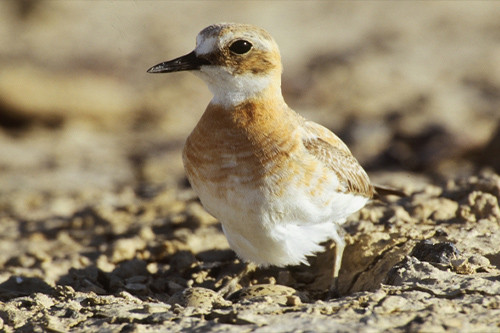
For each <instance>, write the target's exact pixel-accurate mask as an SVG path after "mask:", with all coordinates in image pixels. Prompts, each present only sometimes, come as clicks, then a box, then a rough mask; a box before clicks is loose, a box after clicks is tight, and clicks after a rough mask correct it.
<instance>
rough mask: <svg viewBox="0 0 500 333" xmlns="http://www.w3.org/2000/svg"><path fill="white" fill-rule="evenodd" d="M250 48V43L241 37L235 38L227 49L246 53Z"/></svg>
mask: <svg viewBox="0 0 500 333" xmlns="http://www.w3.org/2000/svg"><path fill="white" fill-rule="evenodd" d="M251 48H252V43H250V42H249V41H246V40H243V39H240V40H237V41H236V42H234V43H233V44H231V46H229V50H231V52H234V53H236V54H244V53H247V52H248V51H250V49H251Z"/></svg>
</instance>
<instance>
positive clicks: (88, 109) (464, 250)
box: [0, 1, 500, 332]
mask: <svg viewBox="0 0 500 333" xmlns="http://www.w3.org/2000/svg"><path fill="white" fill-rule="evenodd" d="M498 17H500V6H498V5H497V4H496V3H495V2H482V3H467V2H461V3H458V4H457V3H455V4H450V3H446V2H437V3H419V2H416V3H403V4H399V3H395V2H383V3H377V2H373V3H354V4H351V3H347V2H333V3H329V2H308V3H307V4H306V3H281V2H270V3H264V2H262V3H257V4H256V3H251V2H238V3H236V4H234V3H228V2H223V3H218V2H210V3H205V2H190V3H188V4H184V3H181V2H159V3H153V2H142V3H141V2H124V3H119V2H118V3H117V2H93V3H92V4H91V5H90V4H88V3H87V2H84V1H82V2H78V1H73V2H61V1H5V2H1V3H0V40H2V41H3V43H2V45H4V47H3V48H2V49H0V63H1V65H2V66H1V67H2V70H1V71H0V171H1V172H0V330H1V331H5V332H14V331H19V332H42V331H54V332H68V331H71V332H85V331H88V332H94V331H105V332H148V331H151V332H153V331H155V332H156V331H181V330H190V331H193V332H216V331H217V332H218V331H225V332H248V331H256V332H278V331H294V332H295V331H296V332H300V331H314V332H330V331H396V332H408V331H409V332H413V331H432V332H434V331H457V332H473V331H476V332H498V331H500V319H499V318H500V207H499V203H498V202H499V200H500V176H499V173H500V66H498V64H499V63H500V47H499V45H500V33H499V31H500V25H499V23H498V22H499V21H498ZM219 21H238V22H249V23H254V24H257V25H260V26H263V27H264V28H266V29H267V30H269V31H270V32H271V34H272V35H273V36H274V37H275V38H276V39H277V41H278V43H279V45H280V46H281V50H282V56H283V61H284V65H285V73H284V79H283V90H284V94H285V99H286V100H287V101H288V102H289V104H290V105H291V106H292V107H293V108H294V109H296V110H298V111H300V112H301V113H302V114H303V115H305V116H307V117H308V118H311V119H314V120H316V121H319V122H321V123H323V124H325V125H326V126H328V127H329V128H331V129H332V130H334V131H335V132H337V133H338V134H339V136H341V137H342V138H343V139H344V140H345V141H346V142H347V143H348V144H349V146H350V147H351V148H352V150H353V153H354V154H355V155H356V156H357V157H358V158H359V160H360V162H361V163H362V164H363V165H364V166H365V167H366V169H367V170H368V172H369V174H370V176H371V178H372V180H373V181H374V182H377V183H380V184H388V185H392V186H394V187H398V188H401V189H403V190H404V191H405V192H406V193H407V194H408V195H407V196H406V197H403V198H398V197H387V198H386V199H385V200H384V201H373V202H371V203H370V204H369V205H367V207H365V208H364V209H362V210H361V211H360V212H359V213H357V214H355V215H353V216H351V217H350V219H349V221H348V223H347V224H346V232H347V236H346V238H347V243H348V245H347V248H346V250H345V253H344V259H343V267H342V269H341V272H340V281H339V289H340V294H339V295H334V296H332V295H326V294H325V293H324V290H325V286H326V285H327V284H328V282H329V281H328V277H329V269H330V268H331V267H330V265H329V263H330V262H331V260H332V258H331V255H332V254H331V253H330V252H329V251H327V252H325V253H323V254H319V255H318V256H317V257H314V258H311V260H310V261H311V265H310V266H299V267H288V268H286V269H276V268H266V269H257V270H255V271H252V272H250V273H247V274H243V275H241V273H242V272H244V270H245V267H246V266H245V264H244V263H242V262H240V261H239V260H238V258H236V256H235V255H234V253H233V252H232V251H231V250H230V249H229V246H228V244H227V241H226V239H225V237H224V235H223V233H222V231H221V228H220V226H219V224H218V222H217V220H216V219H215V218H213V217H212V216H210V215H209V214H208V213H206V212H205V211H204V210H203V208H202V207H201V205H200V203H199V201H198V200H197V198H196V195H195V193H194V192H193V191H192V190H191V189H190V187H189V184H188V183H187V181H186V179H185V177H184V173H183V170H182V164H181V160H180V149H181V148H182V144H183V141H184V139H185V137H186V136H187V134H188V133H189V131H190V129H191V128H192V127H193V126H194V124H195V123H196V121H197V119H198V118H199V117H200V115H201V113H202V111H203V108H204V106H205V105H206V103H207V102H208V100H209V99H210V94H209V92H208V91H207V89H206V88H205V87H204V86H203V83H202V82H199V81H198V80H197V79H196V78H195V77H193V76H191V75H189V74H185V73H183V74H182V73H181V74H172V75H165V76H151V75H146V74H145V70H146V69H147V68H148V67H150V66H151V65H154V64H156V63H158V62H160V61H163V60H167V59H171V58H174V57H176V56H178V55H181V54H185V53H187V52H189V51H190V50H191V49H192V48H193V47H194V37H195V35H196V33H197V32H198V31H199V30H201V29H202V28H203V27H204V26H206V25H208V24H210V23H214V22H219ZM6 45H7V46H8V47H5V46H6Z"/></svg>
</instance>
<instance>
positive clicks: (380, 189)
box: [373, 185, 408, 200]
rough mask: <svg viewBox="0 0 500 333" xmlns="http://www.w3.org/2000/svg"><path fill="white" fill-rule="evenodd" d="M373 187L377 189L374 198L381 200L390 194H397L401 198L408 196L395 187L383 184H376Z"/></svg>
mask: <svg viewBox="0 0 500 333" xmlns="http://www.w3.org/2000/svg"><path fill="white" fill-rule="evenodd" d="M373 187H374V189H375V194H374V195H373V198H374V199H378V200H380V199H381V198H383V197H386V196H388V195H395V196H397V197H401V198H402V197H406V196H408V195H407V194H406V193H405V192H404V191H402V190H398V189H395V188H393V187H389V186H381V185H374V186H373Z"/></svg>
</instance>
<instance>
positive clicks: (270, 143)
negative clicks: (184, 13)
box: [148, 23, 375, 284]
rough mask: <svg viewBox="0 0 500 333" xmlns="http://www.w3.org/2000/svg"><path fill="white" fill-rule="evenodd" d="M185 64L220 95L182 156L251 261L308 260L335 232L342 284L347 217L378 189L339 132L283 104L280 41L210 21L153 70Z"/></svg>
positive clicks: (209, 205)
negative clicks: (188, 46)
mask: <svg viewBox="0 0 500 333" xmlns="http://www.w3.org/2000/svg"><path fill="white" fill-rule="evenodd" d="M178 71H192V72H193V73H194V74H196V75H197V76H199V77H200V78H201V79H202V80H203V81H205V83H206V84H207V85H208V88H209V89H210V91H211V92H212V93H213V95H214V96H213V98H212V100H211V101H210V103H209V104H208V106H207V108H206V110H205V112H204V114H203V116H202V117H201V119H200V121H199V122H198V124H197V125H196V127H195V128H194V130H193V132H192V133H191V134H190V135H189V137H188V138H187V141H186V144H185V146H184V150H183V162H184V167H185V171H186V174H187V178H188V179H189V182H190V183H191V186H192V188H193V189H194V191H195V192H196V193H197V194H198V196H199V198H200V200H201V203H202V204H203V206H204V208H205V209H206V210H207V211H208V212H209V213H210V214H212V215H213V216H215V217H216V218H217V219H218V220H219V221H220V223H221V224H222V229H223V230H224V233H225V235H226V237H227V240H228V242H229V245H230V246H231V248H232V249H233V250H234V251H235V252H236V254H237V255H238V256H239V257H240V258H242V259H243V260H245V261H247V262H252V263H255V264H257V265H259V266H268V265H275V266H279V267H283V266H287V265H297V264H300V263H304V264H307V257H308V256H311V255H314V254H315V253H316V252H319V251H322V250H324V249H323V246H322V245H321V244H322V243H323V242H325V241H328V240H333V241H334V242H335V262H334V263H333V265H334V266H333V267H334V269H333V275H334V276H333V277H334V284H335V283H336V281H337V277H338V274H339V270H340V266H341V261H342V254H343V251H344V248H345V241H344V237H343V232H342V231H343V229H342V224H343V223H344V222H345V221H346V218H347V217H348V216H349V215H351V214H353V213H354V212H356V211H358V210H359V209H361V208H362V207H363V206H364V205H365V204H366V203H367V201H368V200H369V199H370V198H372V197H373V195H374V193H375V189H374V187H373V186H372V184H371V183H370V180H369V178H368V175H367V174H366V172H365V171H364V170H363V168H362V167H361V166H360V165H359V163H358V161H357V160H356V158H354V156H353V155H352V154H351V152H350V151H349V149H348V148H347V146H346V145H345V144H344V143H343V142H342V140H340V139H339V138H338V137H337V136H336V135H335V134H333V133H332V132H331V131H330V130H328V129H327V128H325V127H323V126H321V125H319V124H317V123H314V122H312V121H309V120H306V119H304V118H303V117H302V116H300V115H299V114H297V113H296V112H295V111H293V110H292V109H291V108H290V107H288V105H287V104H286V103H285V101H284V99H283V96H282V94H281V73H282V65H281V56H280V51H279V49H278V45H277V44H276V42H275V41H274V40H273V38H272V37H271V36H270V35H269V33H268V32H266V31H265V30H263V29H261V28H258V27H255V26H253V25H248V24H234V23H222V24H214V25H210V26H208V27H206V28H205V29H203V30H202V31H201V32H200V33H199V34H198V36H197V38H196V48H195V49H194V51H192V52H191V53H189V54H187V55H184V56H182V57H179V58H176V59H173V60H170V61H166V62H162V63H160V64H158V65H156V66H153V67H151V68H150V69H149V70H148V72H149V73H170V72H178Z"/></svg>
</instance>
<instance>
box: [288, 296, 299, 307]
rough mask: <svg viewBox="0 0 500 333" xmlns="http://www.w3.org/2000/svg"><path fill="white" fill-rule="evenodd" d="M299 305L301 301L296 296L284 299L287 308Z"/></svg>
mask: <svg viewBox="0 0 500 333" xmlns="http://www.w3.org/2000/svg"><path fill="white" fill-rule="evenodd" d="M301 304H302V301H301V300H300V297H299V296H297V295H292V296H287V297H286V305H288V306H298V305H301Z"/></svg>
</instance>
